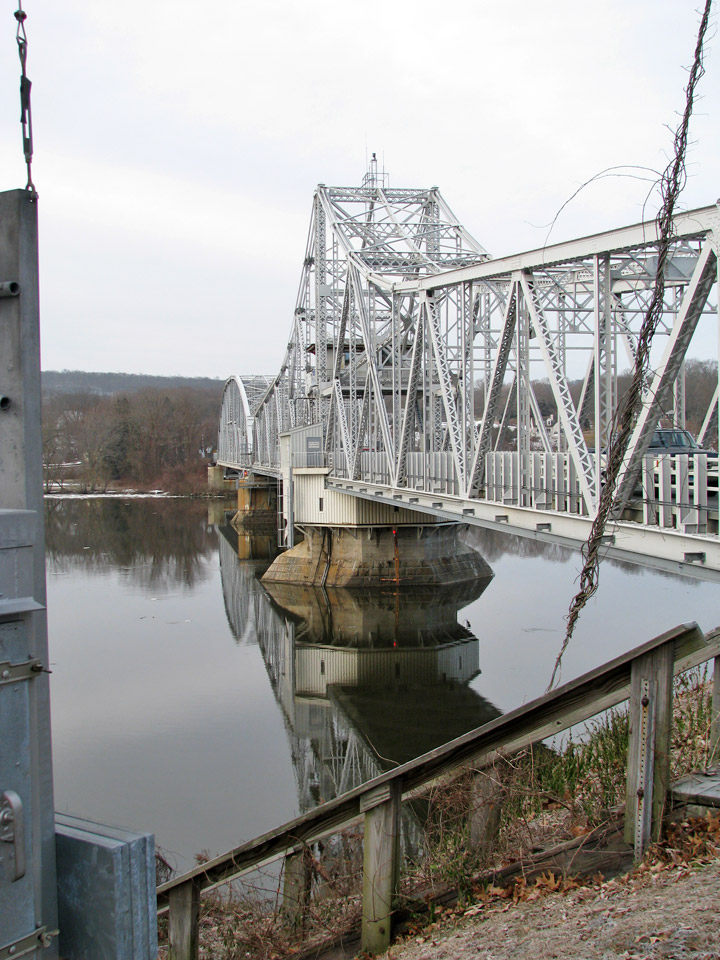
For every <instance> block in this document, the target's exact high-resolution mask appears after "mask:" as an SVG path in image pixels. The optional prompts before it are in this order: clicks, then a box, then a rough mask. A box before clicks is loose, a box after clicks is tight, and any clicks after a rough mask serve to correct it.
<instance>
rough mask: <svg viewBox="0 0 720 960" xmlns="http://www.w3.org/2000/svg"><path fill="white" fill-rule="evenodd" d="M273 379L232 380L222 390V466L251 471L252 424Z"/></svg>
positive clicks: (219, 438)
mask: <svg viewBox="0 0 720 960" xmlns="http://www.w3.org/2000/svg"><path fill="white" fill-rule="evenodd" d="M273 379H274V378H273V377H262V376H249V377H230V378H229V379H228V380H227V381H226V382H225V386H224V387H223V394H222V403H221V407H220V426H219V430H218V454H217V461H218V463H219V464H221V465H223V466H228V467H242V468H243V469H248V468H249V467H250V466H251V465H252V463H253V460H254V454H255V450H254V448H253V424H254V415H255V411H256V410H257V407H258V404H259V402H260V400H261V399H262V398H263V396H264V395H265V393H266V392H267V389H268V387H269V386H270V384H271V383H272V382H273Z"/></svg>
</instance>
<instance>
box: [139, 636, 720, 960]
mask: <svg viewBox="0 0 720 960" xmlns="http://www.w3.org/2000/svg"><path fill="white" fill-rule="evenodd" d="M710 659H714V661H715V664H714V665H715V670H716V671H718V670H720V628H718V629H716V630H714V631H712V632H711V633H709V634H707V635H704V634H703V633H702V631H701V630H700V628H699V627H698V626H697V624H695V623H690V624H682V625H680V626H678V627H675V628H674V629H672V630H669V631H667V632H666V633H664V634H662V635H661V636H659V637H656V638H655V639H653V640H650V641H648V642H647V643H644V644H642V645H641V646H639V647H636V648H635V649H634V650H631V651H629V652H628V653H626V654H623V655H622V656H620V657H617V658H616V659H614V660H611V661H610V662H609V663H606V664H605V665H604V666H602V667H598V668H597V669H595V670H591V671H590V672H589V673H586V674H584V675H583V676H581V677H579V678H578V679H576V680H573V681H571V682H570V683H567V684H565V685H564V686H562V687H559V688H558V689H557V690H553V691H552V692H550V693H548V694H545V695H544V696H542V697H539V698H538V699H536V700H533V701H532V702H530V703H528V704H525V705H524V706H522V707H518V708H517V709H516V710H513V711H511V712H510V713H507V714H505V715H504V716H502V717H499V718H498V719H496V720H493V721H491V722H490V723H487V724H485V725H484V726H482V727H478V728H477V729H476V730H472V731H470V732H469V733H466V734H464V735H463V736H462V737H458V738H457V739H456V740H452V741H451V742H450V743H447V744H444V745H443V746H441V747H438V748H436V749H435V750H432V751H430V752H429V753H426V754H424V755H423V756H421V757H418V758H417V759H415V760H412V761H410V762H408V763H405V764H403V765H402V766H400V767H397V768H396V769H394V770H391V771H389V772H387V773H384V774H382V775H381V776H379V777H376V778H375V779H374V780H371V781H369V782H368V783H366V784H363V785H362V786H360V787H357V788H356V789H354V790H351V791H349V792H348V793H345V794H343V795H342V796H339V797H337V798H336V799H334V800H331V801H329V802H328V803H324V804H322V805H321V806H319V807H317V808H315V809H314V810H312V811H310V812H309V813H306V814H304V815H303V816H301V817H297V818H296V819H295V820H292V821H290V822H289V823H286V824H284V825H283V826H281V827H278V828H277V829H275V830H271V831H270V832H269V833H266V834H263V836H261V837H258V838H257V839H255V840H251V841H249V842H247V843H244V844H242V845H241V846H238V847H236V848H235V849H233V850H230V851H228V853H225V854H223V855H222V856H219V857H216V858H214V859H213V860H210V861H208V862H207V863H203V864H202V865H201V866H199V867H197V868H195V869H194V870H191V871H189V872H187V873H184V874H182V875H181V876H179V877H176V878H174V879H173V880H171V881H169V882H168V883H164V884H162V885H161V886H160V887H158V891H157V898H158V913H163V912H165V911H169V940H170V958H171V960H196V958H197V956H198V932H199V908H200V895H201V893H202V892H203V891H207V890H211V889H213V888H215V887H217V886H219V885H220V884H223V883H226V882H228V881H230V880H233V879H235V878H238V877H240V876H242V875H243V874H247V873H249V872H251V871H252V870H256V869H257V868H259V867H262V866H264V865H266V864H268V863H270V862H272V861H274V860H277V859H279V858H285V892H286V895H287V894H288V892H289V891H292V890H293V889H294V888H297V889H298V890H300V889H301V888H302V886H303V882H302V879H301V876H302V869H303V866H302V865H303V859H304V856H303V854H304V851H305V849H306V847H307V846H308V845H309V844H312V843H314V842H316V841H317V840H321V839H323V838H324V837H327V836H330V835H332V834H334V833H339V832H340V831H341V830H343V829H344V828H345V827H348V826H350V825H351V824H353V823H356V822H358V821H360V820H363V819H364V861H363V920H362V945H363V948H364V949H365V950H367V951H368V952H371V953H376V952H380V951H382V950H385V949H386V948H387V946H388V945H389V943H390V934H391V922H392V898H393V895H394V892H395V888H396V884H397V874H398V860H399V857H398V850H399V832H400V806H401V803H402V801H403V800H405V799H410V798H414V797H417V796H419V795H421V794H422V793H424V792H426V791H427V790H429V789H430V788H431V787H432V786H433V785H434V784H435V783H437V782H438V781H439V780H441V779H443V778H446V777H448V776H449V775H452V774H453V773H457V772H459V771H461V770H462V769H463V768H467V767H468V765H473V767H475V768H481V767H483V766H487V765H489V764H490V763H492V761H493V759H494V758H496V757H497V756H498V754H508V753H512V752H513V751H516V750H519V749H522V748H524V747H527V746H529V745H531V744H533V743H537V742H538V741H541V740H544V739H546V738H547V737H550V736H553V735H554V734H557V733H561V732H562V731H564V730H567V729H568V728H569V727H572V726H574V725H575V724H577V723H582V722H584V721H586V720H589V719H590V718H592V717H594V716H596V715H597V714H599V713H601V712H602V711H604V710H607V709H609V708H610V707H613V706H617V704H619V703H622V702H623V701H625V700H628V699H629V700H630V744H629V750H628V766H627V782H628V788H627V806H626V813H625V836H626V839H627V840H628V842H629V843H633V844H634V845H635V851H636V856H638V857H640V856H641V855H642V853H643V850H644V849H645V846H646V845H647V843H648V842H649V841H650V840H651V839H656V838H657V837H658V836H659V831H660V828H661V823H662V811H663V808H664V805H665V802H666V798H667V792H668V787H669V779H670V736H671V726H672V695H673V676H674V675H677V674H679V673H682V672H684V671H685V670H688V669H691V668H692V667H695V666H699V665H700V664H702V663H704V662H706V661H708V660H710ZM716 676H720V673H716ZM718 687H720V684H718ZM719 711H720V695H719V694H718V690H717V689H716V691H715V694H714V699H713V716H714V717H715V718H717V716H718V712H719ZM719 733H720V729H719V725H718V723H717V720H716V722H714V724H713V734H712V735H713V738H714V742H715V743H717V740H718V734H719ZM301 899H302V894H301V893H298V894H297V900H298V903H300V902H301Z"/></svg>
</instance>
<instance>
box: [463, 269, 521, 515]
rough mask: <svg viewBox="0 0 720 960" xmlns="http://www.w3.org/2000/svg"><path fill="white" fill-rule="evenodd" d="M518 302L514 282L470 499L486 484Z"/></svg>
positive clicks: (471, 483) (487, 401) (496, 360)
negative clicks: (475, 491) (494, 426)
mask: <svg viewBox="0 0 720 960" xmlns="http://www.w3.org/2000/svg"><path fill="white" fill-rule="evenodd" d="M517 300H518V291H517V279H515V278H514V279H513V282H512V284H511V286H510V292H509V294H508V298H507V300H506V302H505V313H504V316H503V328H502V334H501V335H500V340H499V343H498V348H497V353H496V354H495V359H494V361H493V368H492V373H491V374H490V389H489V390H488V395H487V398H486V401H485V410H484V412H483V417H482V422H481V424H480V432H479V435H478V440H477V444H476V447H475V459H474V460H473V465H472V471H471V474H470V477H469V483H468V490H467V494H468V496H469V495H471V493H472V488H473V487H475V486H481V485H482V483H483V481H484V480H485V455H486V454H487V453H488V451H489V450H490V444H491V442H492V429H493V423H494V422H495V414H496V413H497V410H498V406H499V403H500V393H501V390H502V385H503V382H504V380H505V373H506V371H507V365H508V359H509V358H510V350H511V348H512V342H513V334H514V332H515V322H516V320H517Z"/></svg>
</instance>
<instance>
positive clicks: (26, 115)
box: [15, 2, 38, 200]
mask: <svg viewBox="0 0 720 960" xmlns="http://www.w3.org/2000/svg"><path fill="white" fill-rule="evenodd" d="M18 6H19V9H18V10H16V11H15V19H16V20H17V34H16V39H17V45H18V56H19V57H20V123H21V124H22V128H23V153H24V155H25V165H26V166H27V186H26V187H25V189H26V190H27V191H28V193H29V194H30V198H31V199H32V200H37V196H38V194H37V190H36V189H35V184H34V183H33V179H32V159H33V134H32V109H31V106H30V91H31V89H32V83H31V82H30V80H28V76H27V73H26V69H25V66H26V63H27V43H28V41H27V34H26V32H25V21H26V19H27V14H26V13H25V11H24V10H23V8H22V2H20V3H19V4H18Z"/></svg>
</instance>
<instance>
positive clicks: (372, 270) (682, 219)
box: [254, 181, 719, 516]
mask: <svg viewBox="0 0 720 960" xmlns="http://www.w3.org/2000/svg"><path fill="white" fill-rule="evenodd" d="M718 223H719V217H718V210H717V208H716V207H707V208H702V209H700V210H694V211H690V212H688V213H686V214H683V215H681V216H679V217H678V218H677V220H676V222H675V234H674V240H673V244H672V250H671V255H670V258H669V261H668V267H667V271H666V277H665V285H666V297H665V302H664V310H663V316H662V320H661V324H660V327H659V329H658V333H657V335H656V344H655V346H654V348H653V351H652V353H651V365H652V367H653V376H654V377H655V382H654V383H652V384H651V383H649V384H648V400H647V402H646V404H645V407H644V410H643V414H642V417H641V423H640V424H639V425H638V429H637V430H636V435H635V436H634V437H633V442H632V444H631V448H630V450H629V451H628V457H627V460H626V464H625V470H624V476H625V477H627V478H628V479H627V481H626V488H627V486H628V485H629V484H631V483H632V482H633V480H632V477H633V476H637V471H638V470H639V467H640V463H641V458H642V455H643V452H644V449H645V447H646V445H647V440H648V439H649V437H650V435H651V432H652V429H653V427H654V426H655V424H656V423H657V422H658V419H659V418H660V417H661V416H669V417H671V418H674V420H675V421H676V422H677V419H678V416H682V412H681V406H682V404H681V403H679V402H678V403H675V402H674V401H673V387H674V384H675V383H677V382H678V380H679V379H680V378H681V375H682V367H683V361H684V358H685V357H686V355H687V352H688V349H689V346H690V343H691V341H692V339H693V336H696V335H698V332H700V335H702V337H703V338H704V339H703V348H702V351H701V352H700V355H701V356H703V357H706V358H707V357H708V356H710V357H711V358H713V359H714V358H716V356H717V339H718V336H717V315H716V307H715V306H712V305H711V304H710V297H711V296H712V290H713V289H714V288H715V287H716V279H717V237H718V234H719V230H718ZM657 244H658V234H657V227H656V224H655V223H654V222H652V221H651V222H647V223H642V224H637V225H634V226H631V227H625V228H622V229H619V230H614V231H608V232H607V233H603V234H599V235H596V236H592V237H587V238H583V239H580V240H576V241H570V242H566V243H561V244H557V245H554V246H551V247H545V248H543V249H540V250H535V251H529V252H527V253H522V254H518V255H516V256H513V257H507V258H503V259H498V260H492V259H490V258H489V256H488V254H487V253H486V251H485V250H484V249H483V248H482V247H481V246H480V245H479V244H478V243H476V242H475V241H474V240H473V239H472V238H471V237H470V236H469V235H468V234H467V232H466V231H465V230H464V229H463V228H462V227H461V226H460V225H459V224H458V222H457V219H456V218H455V217H454V215H453V214H452V212H451V211H450V210H449V208H448V206H447V204H446V203H445V202H444V200H443V199H442V197H441V196H440V194H439V192H438V191H437V189H435V188H432V189H430V190H405V189H402V190H397V189H387V188H385V187H383V186H381V185H380V184H379V183H378V182H372V181H371V182H369V183H366V185H365V186H363V187H358V188H345V187H326V186H323V185H321V186H319V187H318V188H317V191H316V194H315V197H314V201H313V209H312V217H311V224H310V230H309V235H308V244H307V248H306V254H305V260H304V263H303V271H302V275H301V281H300V286H299V291H298V298H297V301H296V307H295V314H294V318H293V324H292V330H291V336H290V339H289V342H288V348H287V352H286V355H285V358H284V360H283V363H282V366H281V370H280V374H279V375H278V377H277V378H275V380H274V381H273V383H272V384H271V385H270V387H269V389H268V390H267V391H266V393H265V396H264V397H263V399H262V401H261V402H260V403H259V404H258V408H257V410H256V412H255V416H254V421H255V434H256V437H261V436H262V437H263V438H264V439H263V440H262V442H259V441H258V442H257V443H256V448H257V451H258V454H257V455H258V457H259V458H261V459H262V462H263V463H265V464H266V465H271V461H272V460H273V457H274V458H275V465H276V466H279V462H278V461H279V452H278V444H277V439H276V434H277V431H278V430H284V429H286V427H300V426H305V425H308V424H314V423H321V424H322V427H323V431H324V437H325V454H326V463H327V466H328V468H329V470H330V473H331V474H334V475H336V476H338V477H348V478H350V479H359V478H361V479H366V480H368V481H376V482H383V483H386V484H388V485H390V486H397V487H404V486H409V485H414V486H416V487H417V488H418V489H420V488H424V489H427V490H435V489H437V490H440V489H441V488H442V490H443V491H444V492H445V493H449V494H452V493H456V494H457V495H460V496H462V497H482V496H483V495H484V482H485V469H486V456H487V455H488V454H489V453H491V452H492V451H497V450H502V449H511V450H515V451H517V452H518V453H520V454H521V457H520V459H521V461H522V462H523V463H524V464H525V466H524V467H523V469H522V470H521V476H520V478H519V480H518V484H519V487H520V488H521V489H522V487H523V484H527V483H530V482H531V480H530V477H529V473H528V475H527V476H526V475H525V473H523V471H525V472H526V473H527V470H526V467H527V462H528V460H529V455H530V452H531V451H534V450H539V451H543V452H545V453H549V452H550V451H551V450H555V451H558V452H560V453H563V454H564V455H566V456H567V458H568V462H569V464H570V466H568V469H569V470H570V469H571V470H572V475H573V477H576V478H577V482H578V485H579V490H580V502H579V505H576V508H577V509H579V511H580V512H581V513H584V514H586V515H591V516H592V515H593V514H594V511H595V509H596V504H597V499H598V492H599V489H600V485H601V482H602V465H603V453H602V451H603V448H604V447H605V445H606V444H607V440H608V437H609V434H610V432H611V431H612V424H613V418H614V416H615V412H616V410H617V405H618V400H619V398H618V374H619V373H621V372H622V371H623V369H627V368H629V367H630V366H631V365H632V362H633V358H634V354H635V351H636V343H637V337H638V334H639V330H640V327H641V324H642V320H643V317H644V314H645V311H646V308H647V305H648V303H649V300H650V296H651V291H652V286H653V283H654V280H655V271H656V267H657ZM538 381H547V382H548V386H549V396H545V397H544V398H543V399H542V400H540V399H539V396H538V394H536V390H535V385H536V384H537V383H538ZM547 392H548V391H547V390H546V393H547ZM675 393H676V394H677V390H676V391H675ZM651 396H652V397H653V398H654V399H653V400H650V397H651ZM717 404H718V399H717V391H716V395H715V397H714V399H713V401H712V403H711V404H710V407H709V408H708V411H707V414H706V415H705V417H704V420H703V426H702V438H703V440H704V442H705V443H706V444H710V443H712V444H713V445H717V442H718V436H717V432H718V426H717V424H718V418H717ZM671 407H674V409H671ZM503 410H504V413H502V415H501V416H500V414H501V411H503ZM698 426H699V425H698ZM593 448H594V452H593ZM418 464H419V465H420V466H418ZM521 499H522V497H521Z"/></svg>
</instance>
